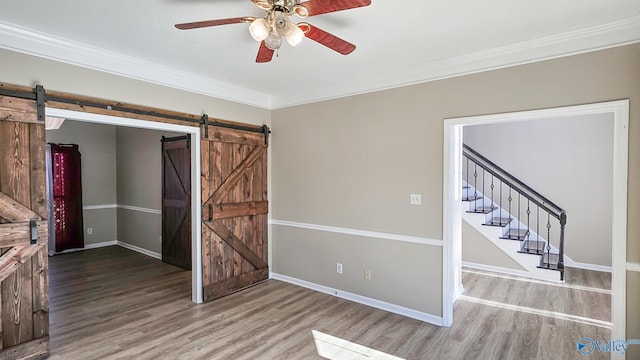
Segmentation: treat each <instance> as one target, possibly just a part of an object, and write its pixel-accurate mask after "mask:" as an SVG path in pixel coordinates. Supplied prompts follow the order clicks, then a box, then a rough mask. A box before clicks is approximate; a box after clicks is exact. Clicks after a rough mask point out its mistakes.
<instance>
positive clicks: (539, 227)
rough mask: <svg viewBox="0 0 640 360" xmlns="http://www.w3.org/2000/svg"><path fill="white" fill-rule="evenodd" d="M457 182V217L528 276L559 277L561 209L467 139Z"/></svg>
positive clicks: (563, 219) (561, 269)
mask: <svg viewBox="0 0 640 360" xmlns="http://www.w3.org/2000/svg"><path fill="white" fill-rule="evenodd" d="M462 183H463V189H462V201H463V202H465V203H466V204H467V207H466V209H464V210H465V213H464V214H463V220H465V221H467V222H468V223H469V224H470V225H471V226H473V227H474V228H476V230H478V231H479V232H480V233H481V234H482V235H484V236H485V237H486V238H487V239H489V240H490V241H492V242H493V243H494V244H495V245H496V246H498V247H499V248H500V249H501V250H502V251H504V252H505V253H506V254H507V255H509V256H510V257H511V258H512V259H513V260H515V261H516V262H517V263H518V264H520V266H522V267H523V268H524V269H525V270H526V271H527V272H528V273H529V275H530V276H531V277H533V278H537V279H543V280H551V281H564V260H565V256H564V232H565V225H566V222H567V215H566V211H564V210H563V209H562V208H560V207H559V206H557V205H556V204H554V203H553V202H551V201H550V200H548V199H547V198H545V197H544V196H542V195H540V194H539V193H538V192H537V191H535V190H533V189H532V188H531V187H529V186H528V185H526V184H524V183H523V182H522V181H520V180H518V179H517V178H515V177H514V176H513V175H511V174H509V173H507V172H506V171H505V170H503V169H502V168H501V167H499V166H497V165H496V164H494V163H493V162H491V161H490V160H488V159H487V158H486V157H484V156H483V155H481V154H479V153H478V152H477V151H475V150H473V149H471V148H470V147H469V146H467V145H464V146H463V181H462ZM556 246H557V247H556Z"/></svg>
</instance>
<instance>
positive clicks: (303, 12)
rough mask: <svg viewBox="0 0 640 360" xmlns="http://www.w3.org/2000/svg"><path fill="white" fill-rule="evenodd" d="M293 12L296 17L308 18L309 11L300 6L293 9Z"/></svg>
mask: <svg viewBox="0 0 640 360" xmlns="http://www.w3.org/2000/svg"><path fill="white" fill-rule="evenodd" d="M293 12H295V13H296V15H298V16H299V17H301V18H306V17H307V16H309V9H307V8H306V7H304V6H303V5H300V4H298V5H295V6H294V7H293Z"/></svg>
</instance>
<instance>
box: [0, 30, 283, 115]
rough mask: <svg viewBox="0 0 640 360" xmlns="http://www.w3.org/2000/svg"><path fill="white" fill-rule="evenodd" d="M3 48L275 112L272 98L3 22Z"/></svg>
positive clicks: (1, 31) (0, 32)
mask: <svg viewBox="0 0 640 360" xmlns="http://www.w3.org/2000/svg"><path fill="white" fill-rule="evenodd" d="M0 48H4V49H8V50H12V51H16V52H20V53H24V54H28V55H33V56H38V57H42V58H45V59H50V60H55V61H59V62H62V63H66V64H71V65H77V66H81V67H85V68H89V69H93V70H98V71H102V72H106V73H110V74H115V75H119V76H124V77H127V78H131V79H135V80H141V81H145V82H148V83H152V84H157V85H162V86H167V87H171V88H175V89H179V90H185V91H189V92H193V93H197V94H202V95H207V96H212V97H216V98H219V99H224V100H229V101H233V102H237V103H242V104H247V105H252V106H257V107H260V108H265V109H270V108H271V96H270V95H269V94H266V93H262V92H258V91H255V90H251V89H248V88H244V87H240V86H237V85H234V84H228V83H225V82H222V81H219V80H216V79H213V78H209V77H204V76H201V75H196V74H193V73H189V72H186V71H182V70H178V69H175V68H172V67H168V66H164V65H160V64H157V63H153V62H150V61H145V60H141V59H138V58H135V57H132V56H128V55H123V54H120V53H116V52H113V51H109V50H105V49H101V48H98V47H95V46H91V45H87V44H83V43H79V42H73V41H69V40H66V39H62V38H58V37H54V36H51V35H47V34H44V33H41V32H37V31H34V30H31V29H26V28H23V27H20V26H18V25H15V24H11V23H8V22H3V21H0Z"/></svg>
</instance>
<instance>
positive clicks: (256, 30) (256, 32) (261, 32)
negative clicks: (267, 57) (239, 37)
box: [249, 19, 269, 41]
mask: <svg viewBox="0 0 640 360" xmlns="http://www.w3.org/2000/svg"><path fill="white" fill-rule="evenodd" d="M249 32H250V33H251V36H252V37H253V38H254V39H255V40H256V41H263V40H266V39H267V37H268V36H269V24H268V23H267V21H266V20H265V19H255V20H253V22H252V23H251V25H249Z"/></svg>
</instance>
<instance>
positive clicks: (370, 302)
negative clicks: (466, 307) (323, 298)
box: [269, 273, 443, 326]
mask: <svg viewBox="0 0 640 360" xmlns="http://www.w3.org/2000/svg"><path fill="white" fill-rule="evenodd" d="M269 277H270V278H271V279H274V280H280V281H284V282H287V283H290V284H294V285H298V286H301V287H304V288H307V289H311V290H315V291H318V292H321V293H325V294H329V295H333V296H336V297H339V298H341V299H345V300H349V301H353V302H356V303H359V304H363V305H367V306H371V307H374V308H376V309H380V310H384V311H388V312H391V313H394V314H398V315H403V316H406V317H409V318H412V319H416V320H420V321H424V322H428V323H430V324H433V325H437V326H443V322H442V317H440V316H435V315H431V314H427V313H423V312H420V311H416V310H412V309H409V308H406V307H403V306H399V305H394V304H390V303H388V302H384V301H380V300H376V299H372V298H369V297H366V296H362V295H358V294H353V293H350V292H346V291H342V290H338V289H333V288H330V287H328V286H324V285H319V284H316V283H312V282H309V281H305V280H300V279H296V278H293V277H290V276H286V275H282V274H278V273H270V274H269Z"/></svg>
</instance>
